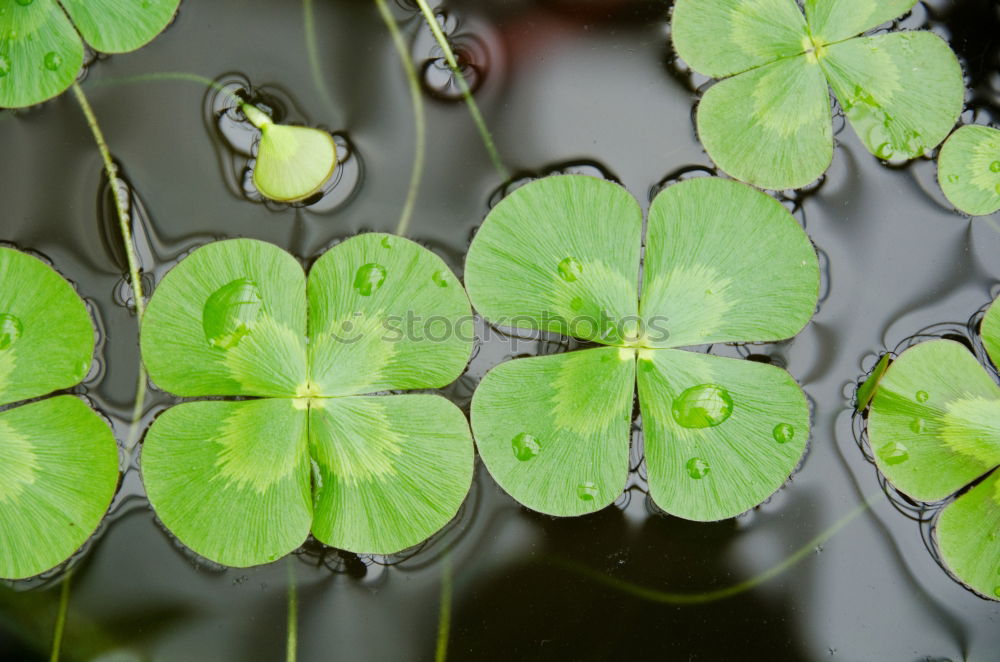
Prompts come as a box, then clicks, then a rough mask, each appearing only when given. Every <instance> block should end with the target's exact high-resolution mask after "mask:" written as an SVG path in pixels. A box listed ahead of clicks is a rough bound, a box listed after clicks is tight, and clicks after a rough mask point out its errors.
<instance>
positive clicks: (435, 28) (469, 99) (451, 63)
mask: <svg viewBox="0 0 1000 662" xmlns="http://www.w3.org/2000/svg"><path fill="white" fill-rule="evenodd" d="M417 5H419V6H420V11H421V13H423V15H424V20H425V21H427V27H429V28H430V29H431V33H432V34H433V35H434V39H435V41H437V43H438V46H440V47H441V52H442V53H444V59H445V61H446V62H447V63H448V67H449V68H450V69H451V73H452V75H453V76H455V80H456V81H457V82H458V88H459V89H460V90H461V91H462V97H463V98H464V99H465V104H466V105H467V106H468V107H469V114H470V115H472V121H473V122H475V123H476V128H477V129H478V130H479V135H480V137H481V138H482V139H483V145H485V146H486V151H487V152H489V154H490V160H491V161H493V167H494V168H496V170H497V172H498V173H500V176H501V177H502V178H503V179H505V180H506V179H510V172H509V171H508V170H507V167H506V166H505V165H504V164H503V159H501V158H500V152H499V151H498V150H497V146H496V144H495V143H494V142H493V136H492V135H491V134H490V130H489V127H487V126H486V120H485V119H483V114H482V113H481V112H480V111H479V105H478V104H476V100H475V98H473V96H472V89H471V88H470V87H469V83H468V82H466V80H465V76H464V75H463V74H462V69H461V68H460V67H459V66H458V59H457V58H456V57H455V52H454V51H453V50H452V49H451V44H449V43H448V38H447V37H446V36H445V34H444V31H443V30H441V25H440V24H439V23H438V21H437V17H436V16H435V15H434V12H433V11H432V10H431V8H430V5H428V4H427V0H417Z"/></svg>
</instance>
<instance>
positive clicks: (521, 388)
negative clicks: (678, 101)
mask: <svg viewBox="0 0 1000 662" xmlns="http://www.w3.org/2000/svg"><path fill="white" fill-rule="evenodd" d="M627 197H628V194H627V193H626V192H625V191H624V190H623V189H621V188H620V187H618V186H616V185H613V184H610V183H608V182H606V181H603V180H598V179H594V178H590V177H583V176H578V175H564V176H553V177H548V178H545V179H542V180H538V181H535V182H532V183H530V184H527V185H525V186H523V187H521V188H520V189H518V190H516V191H515V192H513V193H512V194H511V195H510V196H508V197H507V198H505V199H504V200H503V201H502V202H501V203H500V204H498V205H497V206H496V207H495V208H494V210H493V211H492V212H490V214H489V216H488V217H487V218H486V221H485V222H484V223H483V227H482V228H481V229H480V230H479V232H478V233H477V234H476V237H475V239H474V240H473V242H472V246H471V247H470V249H469V255H468V258H467V264H466V274H467V278H466V282H467V285H468V288H469V295H470V297H471V298H472V301H473V303H474V305H475V306H476V308H477V309H478V310H479V311H480V312H481V313H483V315H484V316H485V317H486V318H487V320H488V321H490V322H491V323H495V324H496V323H500V324H504V323H505V322H504V321H503V320H510V319H521V318H524V319H529V320H546V319H554V318H555V319H559V320H560V324H559V325H555V326H549V327H547V326H545V325H543V324H541V323H535V325H534V326H533V327H532V325H525V326H527V327H528V328H546V329H547V330H557V331H563V332H564V333H568V334H569V335H573V336H575V337H577V338H581V339H584V340H593V339H595V338H594V337H593V334H591V333H589V330H590V329H592V328H594V327H595V326H597V327H598V328H606V329H614V330H619V331H620V333H616V334H602V335H600V336H599V337H598V338H596V339H597V340H598V341H599V342H602V343H603V344H606V345H609V347H605V348H600V349H587V350H583V351H579V352H571V353H569V354H562V355H558V356H546V357H539V358H532V359H520V360H515V361H511V362H508V363H503V364H501V365H500V366H498V367H496V368H494V369H493V370H491V371H490V372H489V373H488V374H487V375H486V377H485V378H484V379H483V381H482V383H481V384H480V386H479V388H478V389H477V390H476V394H475V396H474V398H473V402H472V425H473V430H474V433H475V438H476V443H477V444H478V447H479V452H480V455H481V456H482V458H483V461H484V462H485V464H486V466H487V468H488V469H489V470H490V473H491V474H492V475H493V476H494V478H495V479H496V481H497V482H498V483H499V484H500V485H501V486H502V487H503V488H504V489H505V490H507V491H508V492H509V493H510V494H511V495H512V496H513V497H514V498H515V499H517V500H518V501H520V502H521V503H523V504H524V505H526V506H528V507H529V508H532V509H534V510H538V511H541V512H544V513H549V514H554V515H580V514H584V513H588V512H592V511H594V510H598V509H599V508H602V507H604V506H606V505H607V504H609V503H610V502H611V501H613V500H614V499H615V498H617V497H618V495H619V494H620V493H621V490H622V487H623V485H624V482H625V477H626V474H627V471H628V442H629V429H630V427H629V426H630V421H631V418H632V401H633V393H634V386H633V383H634V375H635V374H636V361H637V360H638V365H639V378H638V379H639V401H640V405H641V409H642V412H643V425H644V433H645V439H646V453H647V462H648V466H649V472H650V478H649V480H650V489H651V492H652V494H653V497H654V499H656V500H657V502H658V503H660V505H661V506H662V507H663V508H665V509H667V510H668V511H670V512H672V513H675V514H677V515H679V516H682V517H687V518H689V519H698V520H709V519H719V518H722V517H730V516H733V515H736V514H738V513H740V512H743V511H744V510H747V509H748V508H751V507H753V506H755V505H756V504H758V503H760V501H762V500H763V499H765V498H766V497H767V496H768V495H770V494H771V493H772V492H774V491H775V490H776V489H778V487H780V486H781V484H782V483H783V482H784V481H785V480H786V479H787V478H788V476H789V474H790V473H791V471H792V469H793V468H794V467H795V465H796V464H797V463H798V461H799V459H800V458H801V456H802V453H803V449H804V448H805V443H806V440H807V439H808V437H809V417H808V409H807V408H806V406H805V398H804V396H803V394H802V392H801V390H800V389H799V388H798V386H797V385H796V384H795V382H794V380H793V379H792V378H791V376H789V375H788V374H787V373H785V372H784V371H782V370H780V369H778V368H773V367H770V366H761V365H758V364H752V363H747V362H744V361H734V360H729V359H721V358H717V357H706V356H703V355H700V354H690V353H687V352H678V351H674V350H670V349H666V348H670V347H678V346H686V345H697V344H701V343H712V342H733V341H740V340H778V339H783V338H786V337H789V336H791V335H794V334H795V333H797V332H798V331H799V330H800V329H801V328H802V327H803V325H805V324H806V322H807V321H808V320H809V318H810V317H811V316H812V313H813V311H814V309H815V306H816V301H817V297H818V285H819V267H818V263H817V259H816V253H815V250H814V249H813V248H812V245H811V243H810V242H809V239H808V237H807V236H806V235H805V233H804V232H803V231H802V228H801V227H800V226H799V225H798V224H797V223H796V222H795V220H794V219H793V218H792V216H791V214H789V213H788V211H787V210H785V208H784V207H782V206H781V205H780V204H779V203H778V202H777V201H775V200H774V199H772V198H770V197H768V196H766V195H764V194H763V193H761V192H760V191H756V190H754V189H751V188H749V187H748V186H746V185H744V184H740V183H737V182H732V181H729V180H723V179H718V178H700V179H694V180H690V181H686V182H682V183H679V184H675V185H673V186H671V187H669V188H667V189H666V190H665V191H664V192H662V193H660V195H659V196H657V198H656V199H655V200H654V201H653V204H652V206H651V207H650V212H649V221H648V225H647V237H646V251H645V262H644V265H643V266H644V269H643V276H642V279H643V286H642V297H641V302H639V303H640V305H639V310H640V314H639V315H638V316H634V315H633V314H632V313H631V311H632V310H635V308H634V306H635V304H636V303H637V302H636V298H637V295H636V291H635V290H634V289H632V288H628V287H616V284H617V283H619V282H620V283H631V282H635V281H636V280H638V277H639V273H638V269H639V265H638V264H636V263H635V262H634V261H633V259H635V258H633V256H634V255H635V253H634V252H633V250H634V251H636V252H638V248H639V246H640V245H641V238H640V236H639V235H640V229H641V222H640V220H635V208H634V206H633V205H631V204H625V202H624V200H625V199H626V198H627ZM580 201H586V205H585V206H584V207H583V208H582V209H583V210H586V211H582V210H581V209H580V208H579V207H577V206H576V205H578V204H580ZM591 210H599V213H593V212H591ZM581 228H586V230H587V231H586V233H584V232H583V231H582V230H581ZM616 232H617V234H618V238H617V239H611V238H610V235H611V234H613V233H616ZM588 237H593V238H594V240H593V242H592V243H588V241H587V239H588ZM629 242H634V243H631V245H630V243H629ZM567 244H568V245H569V246H571V247H572V248H567V247H566V245H567ZM570 252H572V253H574V254H580V255H585V256H586V257H585V259H581V260H579V264H580V268H578V269H575V270H574V271H573V272H572V273H573V275H574V276H576V280H569V281H567V283H566V285H559V284H558V283H556V285H555V286H552V285H549V284H547V283H546V282H545V279H546V278H550V276H549V273H548V271H551V269H552V265H558V262H557V261H556V259H555V258H556V257H557V256H560V255H564V254H567V253H570ZM593 264H601V265H610V264H614V265H616V266H617V268H616V269H614V270H611V269H607V268H604V269H602V272H601V273H602V274H603V276H604V277H603V278H602V279H600V280H597V281H596V283H598V284H599V283H603V284H604V288H603V289H597V287H599V285H595V286H594V288H595V289H594V290H592V291H590V292H588V293H587V296H588V297H589V299H587V301H597V302H599V306H591V307H590V308H587V307H585V306H581V312H580V313H578V315H577V316H576V317H571V312H570V311H568V310H566V309H565V308H562V307H561V302H562V301H565V300H566V298H567V297H568V295H567V294H564V293H562V291H561V290H560V289H559V288H561V287H573V286H576V285H577V283H578V282H580V281H582V279H583V278H585V277H587V275H588V274H589V273H590V270H591V265H593ZM629 266H631V268H632V269H633V272H632V273H631V274H630V273H629V272H628V271H627V268H628V267H629ZM556 271H557V272H558V268H557V269H556ZM608 274H614V277H613V278H612V277H609V276H608ZM584 291H585V290H584ZM582 296H583V295H581V297H582ZM616 297H617V299H616ZM595 309H598V310H600V312H601V314H602V317H601V318H600V319H601V322H600V323H599V324H598V323H595V322H594V320H593V319H592V318H591V316H592V314H593V313H592V312H591V311H593V310H595ZM609 312H610V314H609ZM496 315H503V316H504V317H503V318H501V319H497V317H495V316H496ZM512 326H516V325H512ZM575 329H584V330H586V331H588V332H587V333H579V332H574V330H575ZM661 365H663V366H665V368H664V369H662V370H660V369H659V366H661ZM644 370H645V371H652V372H650V373H649V374H646V372H644ZM669 453H674V454H676V453H680V454H681V455H683V456H684V457H682V458H680V457H678V456H674V455H669V456H668V454H669ZM713 463H714V466H715V467H716V471H718V475H717V476H714V477H713V478H711V479H709V480H707V481H705V482H692V479H691V478H690V476H692V475H694V474H698V475H697V476H695V478H694V480H695V481H697V480H698V479H701V478H704V477H705V476H706V475H708V472H709V471H711V467H712V464H713ZM678 476H681V477H684V476H688V478H685V479H684V480H681V481H678V480H676V479H677V477H678Z"/></svg>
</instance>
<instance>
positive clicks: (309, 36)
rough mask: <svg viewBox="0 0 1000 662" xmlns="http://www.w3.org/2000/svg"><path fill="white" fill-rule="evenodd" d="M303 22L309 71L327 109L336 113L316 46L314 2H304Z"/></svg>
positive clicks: (311, 0) (307, 0)
mask: <svg viewBox="0 0 1000 662" xmlns="http://www.w3.org/2000/svg"><path fill="white" fill-rule="evenodd" d="M302 21H303V23H304V25H303V27H304V29H305V33H306V53H307V54H308V55H309V71H310V72H311V73H312V79H313V85H314V86H315V87H316V90H317V91H318V92H319V94H320V96H321V97H323V103H324V104H325V105H326V109H327V110H328V111H330V112H331V113H333V112H335V110H336V109H335V107H334V104H333V95H331V94H330V89H329V88H328V87H327V86H326V81H325V80H323V72H322V67H321V66H320V63H319V48H318V47H317V45H316V17H315V14H314V13H313V0H302Z"/></svg>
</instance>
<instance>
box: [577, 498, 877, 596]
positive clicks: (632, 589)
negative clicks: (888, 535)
mask: <svg viewBox="0 0 1000 662" xmlns="http://www.w3.org/2000/svg"><path fill="white" fill-rule="evenodd" d="M881 495H882V492H881V490H880V491H878V492H876V493H873V494H871V495H869V496H868V497H867V498H866V499H865V500H864V502H862V503H861V504H859V505H858V506H856V507H855V508H854V509H853V510H851V511H850V512H849V513H847V514H846V515H844V516H842V517H841V518H840V519H838V520H837V521H836V522H834V523H833V524H831V525H830V526H829V527H828V528H827V529H825V530H823V531H821V532H820V533H818V534H816V535H815V536H813V538H811V539H810V540H809V541H808V542H806V543H805V544H804V545H802V547H800V548H799V549H797V550H795V552H793V553H792V554H791V555H790V556H787V557H785V558H784V559H782V560H781V561H780V562H779V563H777V564H776V565H774V566H772V567H770V568H768V569H767V570H765V571H764V572H762V573H760V574H758V575H755V576H753V577H751V578H750V579H746V580H744V581H742V582H739V583H737V584H733V585H732V586H727V587H726V588H721V589H716V590H714V591H706V592H704V593H671V592H667V591H660V590H658V589H654V588H648V587H646V586H640V585H639V584H633V583H632V582H629V581H626V580H624V579H618V578H617V577H609V576H608V575H605V574H603V573H601V572H598V571H597V570H594V569H593V568H591V567H589V566H585V565H583V564H580V563H576V562H575V561H569V560H566V559H559V560H558V561H557V564H558V565H561V566H563V567H565V568H567V569H568V570H572V571H573V572H577V573H579V574H581V575H584V576H586V577H589V578H590V579H593V580H595V581H597V582H600V583H601V584H604V585H605V586H608V587H610V588H613V589H615V590H618V591H622V592H623V593H628V594H629V595H632V596H634V597H637V598H640V599H642V600H648V601H650V602H659V603H662V604H672V605H695V604H705V603H708V602H716V601H718V600H724V599H726V598H731V597H733V596H736V595H739V594H740V593H744V592H746V591H749V590H750V589H752V588H755V587H757V586H759V585H760V584H763V583H764V582H766V581H769V580H771V579H773V578H775V577H777V576H778V575H780V574H781V573H783V572H784V571H785V570H788V569H789V568H790V567H792V566H793V565H795V564H796V563H798V562H799V561H801V560H802V559H804V558H805V557H807V556H809V554H811V553H812V552H813V551H814V550H815V548H816V547H817V546H818V545H821V544H823V543H824V542H826V541H827V540H829V539H830V538H832V537H833V536H834V535H836V534H837V532H839V531H840V530H841V529H843V528H844V527H845V526H847V525H848V524H850V523H851V522H852V521H854V519H855V518H857V516H858V515H860V514H862V513H863V512H865V511H866V510H868V508H869V507H871V504H872V501H874V500H875V499H876V498H878V497H879V496H881Z"/></svg>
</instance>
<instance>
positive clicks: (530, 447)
mask: <svg viewBox="0 0 1000 662" xmlns="http://www.w3.org/2000/svg"><path fill="white" fill-rule="evenodd" d="M510 445H511V448H513V449H514V457H516V458H517V459H518V460H520V461H521V462H527V461H528V460H530V459H532V458H534V457H537V456H538V453H539V452H540V451H541V450H542V446H541V444H539V443H538V440H537V439H535V438H534V437H533V436H531V435H530V434H528V433H527V432H522V433H521V434H519V435H517V436H515V437H514V438H513V439H511V442H510Z"/></svg>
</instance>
